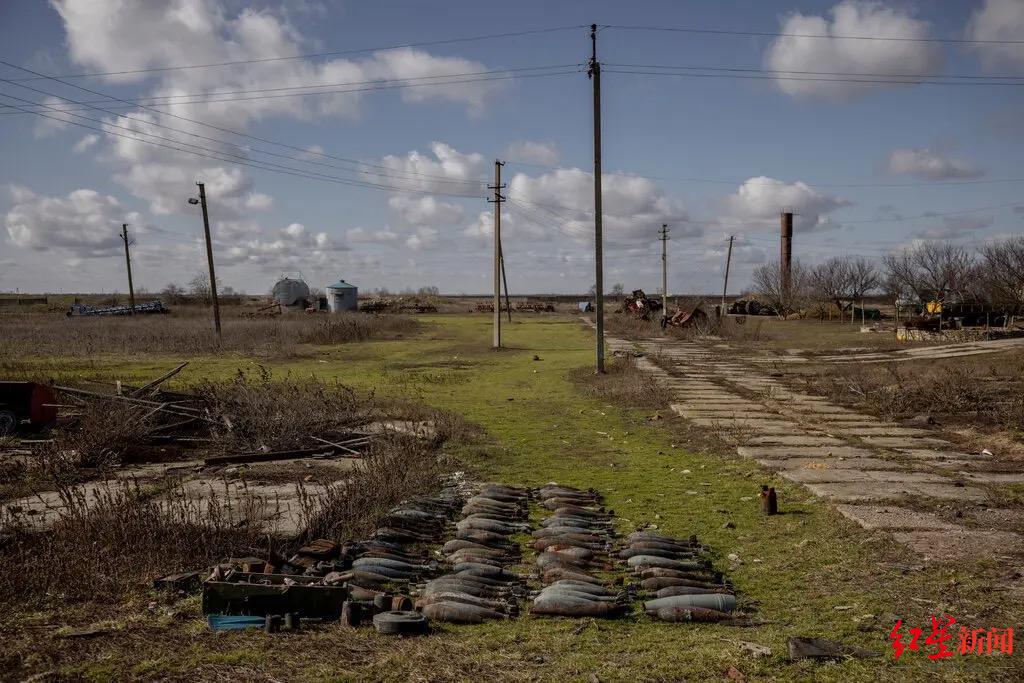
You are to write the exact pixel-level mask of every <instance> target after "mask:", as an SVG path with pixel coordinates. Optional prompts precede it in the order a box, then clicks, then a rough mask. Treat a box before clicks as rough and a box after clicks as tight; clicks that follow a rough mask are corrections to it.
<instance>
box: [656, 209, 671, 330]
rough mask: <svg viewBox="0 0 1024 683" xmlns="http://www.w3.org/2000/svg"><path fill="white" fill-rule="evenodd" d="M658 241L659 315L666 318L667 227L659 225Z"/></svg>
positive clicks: (663, 224) (668, 238)
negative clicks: (659, 269) (659, 274)
mask: <svg viewBox="0 0 1024 683" xmlns="http://www.w3.org/2000/svg"><path fill="white" fill-rule="evenodd" d="M658 239H659V240H661V315H662V317H663V318H667V317H668V241H669V240H670V239H671V238H670V237H669V236H668V225H667V224H665V223H662V224H661V230H659V231H658Z"/></svg>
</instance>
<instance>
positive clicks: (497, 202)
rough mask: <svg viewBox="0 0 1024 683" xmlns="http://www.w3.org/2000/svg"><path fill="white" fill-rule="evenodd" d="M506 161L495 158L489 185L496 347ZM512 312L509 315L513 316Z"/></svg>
mask: <svg viewBox="0 0 1024 683" xmlns="http://www.w3.org/2000/svg"><path fill="white" fill-rule="evenodd" d="M504 165H505V163H504V162H502V161H500V160H498V159H495V160H494V185H488V186H487V188H488V189H490V190H494V199H490V200H488V201H490V202H491V203H492V204H494V342H493V343H492V346H493V347H494V348H496V349H500V348H501V275H502V273H503V272H504V264H503V263H502V261H501V204H502V202H504V201H505V198H504V197H503V196H502V195H501V191H502V189H504V187H505V186H504V185H502V184H501V167H502V166H504ZM511 315H512V314H511V313H509V316H510V317H511Z"/></svg>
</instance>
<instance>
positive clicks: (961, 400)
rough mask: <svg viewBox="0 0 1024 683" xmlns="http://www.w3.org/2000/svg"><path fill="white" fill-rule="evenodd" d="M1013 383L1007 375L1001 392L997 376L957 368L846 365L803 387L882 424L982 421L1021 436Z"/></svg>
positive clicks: (1022, 422) (1022, 421)
mask: <svg viewBox="0 0 1024 683" xmlns="http://www.w3.org/2000/svg"><path fill="white" fill-rule="evenodd" d="M993 372H994V370H993ZM1018 378H1019V375H1016V376H1014V375H1011V376H1010V377H1009V379H1010V383H1009V384H1007V385H1005V386H1004V385H1002V384H1001V383H1000V382H999V381H998V380H999V379H1000V378H999V377H998V376H993V375H992V374H989V375H987V376H986V375H984V374H979V372H978V371H977V370H974V369H971V368H967V367H962V366H955V365H954V366H949V367H947V366H939V367H931V368H909V367H901V366H899V365H896V364H889V365H888V366H878V365H861V364H850V365H841V366H834V367H831V368H829V370H828V372H827V373H824V372H823V373H819V374H818V375H814V376H810V377H808V378H807V383H808V386H809V387H810V388H812V389H814V390H817V391H819V392H821V393H824V394H826V395H828V396H829V397H831V398H832V399H834V400H836V401H839V402H842V403H846V404H851V403H853V404H855V405H859V406H864V407H867V408H868V409H869V410H871V411H872V412H874V413H876V414H878V415H881V416H883V417H885V418H888V419H893V420H899V419H907V418H910V417H913V416H915V415H919V414H928V415H932V416H935V417H942V418H943V419H944V420H945V421H952V422H961V421H967V422H971V423H977V422H979V421H982V422H987V423H990V424H995V425H999V426H1002V427H1006V428H1009V429H1016V430H1022V429H1024V399H1022V398H1021V394H1020V387H1019V385H1016V384H1015V382H1016V380H1017V379H1018ZM991 380H996V381H995V382H993V381H991Z"/></svg>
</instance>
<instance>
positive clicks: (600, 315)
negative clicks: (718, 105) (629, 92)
mask: <svg viewBox="0 0 1024 683" xmlns="http://www.w3.org/2000/svg"><path fill="white" fill-rule="evenodd" d="M590 48H591V53H590V65H589V68H588V69H587V76H588V77H589V78H590V79H591V80H592V81H593V83H594V271H595V277H594V289H595V290H596V291H595V295H596V301H595V312H596V313H597V371H598V372H604V245H603V243H602V236H601V222H602V209H601V63H600V62H599V61H597V24H591V25H590Z"/></svg>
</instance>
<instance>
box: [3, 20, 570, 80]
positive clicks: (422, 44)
mask: <svg viewBox="0 0 1024 683" xmlns="http://www.w3.org/2000/svg"><path fill="white" fill-rule="evenodd" d="M581 28H586V27H585V26H583V25H578V26H555V27H551V28H541V29H531V30H526V31H510V32H506V33H492V34H489V35H483V36H469V37H463V38H446V39H442V40H428V41H422V42H417V43H403V44H400V45H387V46H384V47H364V48H355V49H351V50H329V51H326V52H312V53H307V54H301V55H289V56H285V57H261V58H255V59H236V60H233V61H228V62H211V63H208V64H188V65H179V66H161V67H152V68H148V69H126V70H122V71H94V72H90V73H77V74H63V75H57V76H43V75H36V76H33V77H30V78H20V79H16V80H24V81H34V80H39V79H46V78H89V77H93V76H127V75H130V74H142V73H156V72H162V71H180V70H186V69H208V68H213V67H221V66H238V65H242V64H262V63H266V62H282V61H289V60H296V59H314V58H317V57H336V56H339V55H353V54H363V53H367V52H385V51H387V50H400V49H402V48H409V47H431V46H437V45H452V44H455V43H471V42H477V41H481V40H494V39H498V38H516V37H520V36H528V35H538V34H543V33H554V32H557V31H569V30H575V29H581Z"/></svg>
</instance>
